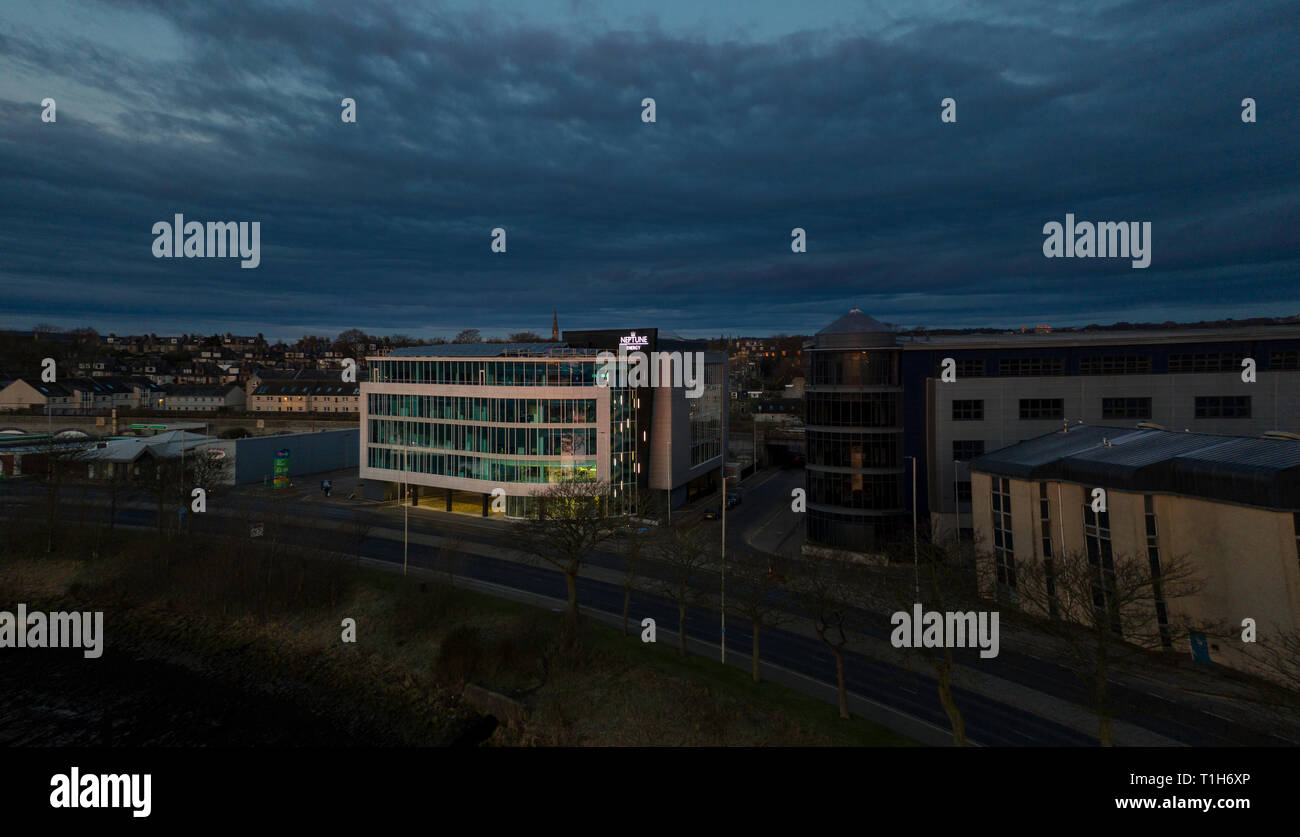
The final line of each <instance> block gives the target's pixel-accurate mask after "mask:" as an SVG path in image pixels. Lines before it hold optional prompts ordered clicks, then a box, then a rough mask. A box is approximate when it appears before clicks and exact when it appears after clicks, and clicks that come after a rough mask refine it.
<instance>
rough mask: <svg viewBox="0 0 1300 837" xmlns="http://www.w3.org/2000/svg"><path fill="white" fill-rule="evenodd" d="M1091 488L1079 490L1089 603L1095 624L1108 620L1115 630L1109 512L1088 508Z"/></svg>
mask: <svg viewBox="0 0 1300 837" xmlns="http://www.w3.org/2000/svg"><path fill="white" fill-rule="evenodd" d="M1092 492H1093V489H1086V490H1085V491H1084V493H1083V539H1084V542H1085V543H1086V544H1087V547H1088V566H1089V567H1090V568H1091V587H1092V607H1093V613H1094V618H1095V619H1096V622H1094V624H1095V625H1101V624H1105V623H1107V622H1108V623H1109V624H1110V629H1111V630H1112V631H1114V632H1115V633H1116V634H1119V633H1121V628H1120V613H1119V607H1120V602H1118V601H1117V600H1116V593H1117V592H1118V591H1117V590H1116V587H1115V557H1114V555H1113V554H1112V553H1111V545H1110V512H1109V511H1103V512H1095V511H1093V510H1092Z"/></svg>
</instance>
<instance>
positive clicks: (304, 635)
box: [0, 528, 912, 746]
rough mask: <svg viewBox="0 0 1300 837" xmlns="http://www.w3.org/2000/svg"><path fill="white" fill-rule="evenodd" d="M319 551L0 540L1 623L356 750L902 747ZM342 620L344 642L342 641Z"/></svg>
mask: <svg viewBox="0 0 1300 837" xmlns="http://www.w3.org/2000/svg"><path fill="white" fill-rule="evenodd" d="M328 539H329V533H322V534H321V542H320V543H317V544H308V545H305V546H304V545H295V546H292V547H290V546H288V545H285V544H275V543H264V542H250V541H247V540H224V539H219V538H200V537H191V538H182V537H179V536H174V537H170V538H169V537H162V536H159V535H157V534H156V533H153V532H138V531H130V532H123V531H118V532H116V533H113V534H112V535H111V536H106V535H105V534H104V533H103V532H102V531H92V530H90V529H84V530H82V529H76V528H72V529H68V530H65V531H64V532H63V533H61V543H60V548H59V551H58V552H57V553H55V554H52V555H47V554H45V553H44V552H43V550H44V548H45V540H44V539H43V538H41V537H39V536H33V537H31V538H28V537H25V536H19V537H17V538H12V537H11V538H10V539H9V544H8V545H9V546H10V547H11V548H10V549H9V550H7V552H8V554H7V555H5V556H4V557H3V558H0V610H12V609H13V607H14V606H15V605H16V604H17V603H18V602H23V603H26V604H27V605H28V608H29V610H37V609H38V610H102V611H104V614H105V616H104V618H105V634H106V651H105V655H104V658H103V659H102V660H86V661H85V663H84V664H85V665H87V666H91V665H103V664H104V663H105V660H111V659H112V655H130V656H131V657H132V658H133V659H136V660H140V659H145V660H159V661H164V662H166V663H167V664H169V665H178V666H182V667H184V669H186V670H188V671H190V672H193V673H195V674H197V675H200V676H202V677H203V678H206V679H209V680H210V681H211V682H213V683H214V684H215V683H220V684H221V685H222V687H223V688H229V687H234V688H237V689H239V690H241V691H242V692H246V693H250V694H255V695H265V696H267V697H268V698H274V699H275V700H277V701H280V702H288V703H289V704H290V705H292V706H295V707H299V708H300V709H301V711H302V712H303V713H307V714H309V715H310V716H311V717H313V718H316V719H322V720H325V721H328V723H329V724H331V725H332V726H334V727H336V728H339V729H342V730H346V732H347V735H346V738H347V740H350V741H351V740H360V741H367V742H371V743H376V744H392V745H421V746H438V745H446V744H452V743H466V742H469V741H477V740H479V739H480V738H482V737H483V735H485V734H487V731H488V730H491V734H490V737H488V738H486V740H485V741H484V743H486V744H488V745H500V746H530V745H532V746H537V745H542V746H608V745H632V746H637V745H640V746H651V745H659V746H663V745H667V746H724V745H725V746H752V745H772V746H810V745H811V746H829V745H850V746H892V745H906V744H910V743H912V742H910V741H908V740H907V739H905V738H903V737H902V736H899V735H897V734H895V733H893V732H892V731H889V730H886V729H884V728H881V727H879V726H877V725H875V724H872V723H870V722H867V721H865V720H862V719H860V718H853V719H851V720H848V721H844V720H841V719H840V718H839V717H838V715H837V712H836V710H835V707H834V706H831V705H829V704H826V703H823V702H821V701H818V700H815V699H813V698H809V697H806V696H804V695H802V694H799V693H797V692H794V691H793V690H790V689H788V688H785V687H783V686H780V685H777V684H773V683H760V684H757V685H756V684H753V683H751V682H750V680H749V678H748V675H747V674H746V673H745V672H743V671H739V670H736V669H732V668H728V667H724V666H722V665H720V664H718V663H716V662H714V661H711V660H705V659H702V658H699V657H686V658H680V657H678V656H677V654H676V653H675V651H674V650H673V649H672V648H671V647H670V646H667V645H663V644H644V643H642V642H641V641H640V638H639V636H638V635H636V634H633V635H631V636H628V637H624V636H623V635H622V634H621V633H619V632H618V631H615V630H613V629H610V628H607V627H604V626H601V625H597V624H592V623H590V622H589V623H587V624H586V625H584V628H583V633H582V637H581V641H580V643H579V646H578V648H577V650H570V649H566V648H565V647H564V646H563V645H562V644H561V643H560V641H559V631H560V627H561V618H560V616H559V615H558V614H554V613H552V612H550V611H548V610H542V609H537V608H533V607H529V606H527V605H523V604H518V603H515V602H509V601H504V600H500V599H495V598H492V597H489V596H485V595H481V594H477V593H474V592H471V591H468V590H464V589H461V588H457V587H454V586H452V585H450V584H447V583H445V582H431V581H425V582H420V581H414V580H412V579H407V578H403V577H402V576H400V575H396V574H392V573H386V572H382V571H377V570H369V569H362V568H358V567H356V566H355V565H354V564H353V562H351V561H349V560H347V559H343V558H340V557H338V556H336V555H335V554H334V553H332V552H331V549H330V547H331V544H330V543H329V540H328ZM92 544H93V550H92V547H91V545H92ZM92 551H93V554H94V556H95V557H93V558H85V557H83V556H89V555H91V554H92ZM346 619H351V620H354V621H355V626H356V641H355V642H344V641H342V633H343V630H344V628H343V623H344V620H346ZM5 653H27V654H30V653H36V652H34V651H31V650H27V651H7V652H5ZM470 683H472V684H475V685H478V686H482V687H484V688H486V689H489V690H492V691H493V692H497V693H499V694H501V695H504V696H506V697H508V698H510V699H512V700H514V701H516V702H517V704H518V705H520V706H522V707H525V708H526V709H525V711H524V712H523V713H522V714H521V715H520V716H519V717H517V718H516V719H514V720H512V721H511V722H509V723H502V724H500V725H498V726H497V727H496V728H495V729H494V730H492V729H491V726H490V725H487V726H485V725H484V724H483V723H482V721H483V717H482V716H483V712H482V710H481V707H476V706H471V705H470V704H469V703H468V702H467V701H466V700H465V699H464V697H463V696H462V695H463V692H464V690H465V686H466V685H467V684H470ZM498 714H501V713H498Z"/></svg>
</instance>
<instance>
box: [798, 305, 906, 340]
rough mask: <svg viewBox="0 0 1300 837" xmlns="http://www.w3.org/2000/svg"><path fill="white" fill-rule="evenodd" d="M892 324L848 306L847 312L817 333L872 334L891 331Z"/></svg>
mask: <svg viewBox="0 0 1300 837" xmlns="http://www.w3.org/2000/svg"><path fill="white" fill-rule="evenodd" d="M893 331H894V328H893V327H892V326H888V325H885V324H884V323H882V322H880V321H879V320H877V319H874V318H872V317H868V316H867V315H866V314H864V313H862V309H860V308H850V309H849V313H847V314H845V315H844V316H842V317H840V318H839V319H838V320H836V321H835V322H833V323H831V324H830V325H828V326H826V328H824V329H822V330H821V331H819V332H817V333H818V334H874V333H877V332H888V333H893Z"/></svg>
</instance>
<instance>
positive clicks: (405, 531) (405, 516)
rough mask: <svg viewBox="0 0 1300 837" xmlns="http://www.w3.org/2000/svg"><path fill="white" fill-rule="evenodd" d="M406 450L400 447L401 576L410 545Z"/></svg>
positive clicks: (403, 573)
mask: <svg viewBox="0 0 1300 837" xmlns="http://www.w3.org/2000/svg"><path fill="white" fill-rule="evenodd" d="M408 461H409V460H408V458H407V450H406V445H405V444H403V445H402V575H406V555H407V549H408V546H409V543H410V537H409V532H410V525H409V522H408V521H409V518H410V514H411V510H410V509H408V508H407V507H406V492H407V491H409V490H410V488H409V487H408V485H409V481H410V480H409V477H407V475H406V469H407V462H408Z"/></svg>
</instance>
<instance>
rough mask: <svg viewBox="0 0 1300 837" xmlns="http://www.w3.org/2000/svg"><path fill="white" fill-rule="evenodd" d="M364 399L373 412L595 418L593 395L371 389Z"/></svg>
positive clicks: (504, 419)
mask: <svg viewBox="0 0 1300 837" xmlns="http://www.w3.org/2000/svg"><path fill="white" fill-rule="evenodd" d="M366 400H367V405H368V407H369V409H370V414H371V415H372V416H403V417H409V418H433V419H453V420H457V421H492V422H501V423H507V424H533V423H537V422H550V423H553V424H592V423H594V422H595V421H596V399H594V398H473V397H468V396H458V395H395V394H389V393H381V392H372V393H369V394H368V395H367V396H366Z"/></svg>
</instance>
